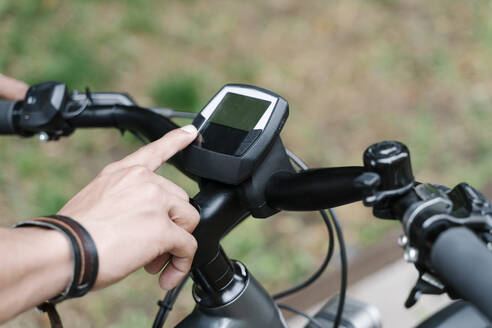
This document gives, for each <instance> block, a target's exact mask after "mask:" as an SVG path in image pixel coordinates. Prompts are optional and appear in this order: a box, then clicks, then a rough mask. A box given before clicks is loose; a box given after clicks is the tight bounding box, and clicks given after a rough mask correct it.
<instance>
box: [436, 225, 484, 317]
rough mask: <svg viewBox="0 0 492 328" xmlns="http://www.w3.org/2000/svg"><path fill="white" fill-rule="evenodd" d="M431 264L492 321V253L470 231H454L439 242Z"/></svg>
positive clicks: (437, 241) (457, 292)
mask: <svg viewBox="0 0 492 328" xmlns="http://www.w3.org/2000/svg"><path fill="white" fill-rule="evenodd" d="M430 259H431V264H432V267H433V269H434V270H435V271H436V273H437V274H438V276H439V277H440V278H441V279H442V280H443V282H444V283H445V284H446V285H447V286H449V287H450V288H451V289H452V290H453V291H454V292H455V293H456V294H457V295H458V296H459V297H461V298H463V299H464V300H467V301H469V302H470V303H472V304H473V305H475V306H476V307H477V308H478V309H480V310H481V311H482V312H483V314H484V315H486V316H487V317H488V318H489V319H490V320H492V252H491V251H489V250H488V249H487V247H486V246H485V244H484V243H483V242H482V241H480V239H478V237H477V236H476V235H475V234H474V233H473V232H471V231H470V230H469V229H467V228H451V229H449V230H446V231H444V232H443V233H442V234H441V235H440V236H439V237H438V238H437V240H436V242H435V244H434V245H433V247H432V251H431V257H430Z"/></svg>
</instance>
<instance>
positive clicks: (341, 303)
mask: <svg viewBox="0 0 492 328" xmlns="http://www.w3.org/2000/svg"><path fill="white" fill-rule="evenodd" d="M286 153H287V156H289V158H290V159H291V160H292V161H293V162H294V163H295V164H296V165H297V166H298V167H299V168H300V169H301V170H303V171H305V170H307V169H308V166H307V165H306V164H305V163H304V162H303V161H302V160H301V159H300V158H299V157H297V156H296V155H295V154H294V153H293V152H291V151H290V150H288V149H286ZM320 213H321V215H322V216H323V220H324V221H325V223H326V227H327V228H328V233H329V234H330V245H329V247H328V253H327V256H326V257H325V261H323V263H322V265H321V266H320V268H319V269H318V270H317V271H316V272H315V273H314V274H313V275H312V276H311V277H310V278H309V279H307V280H306V281H305V282H303V283H301V284H299V285H298V286H296V287H294V288H291V289H288V290H286V291H284V292H281V293H278V294H276V295H275V296H274V299H276V298H280V297H285V296H287V295H290V294H292V293H294V292H297V291H299V290H300V289H302V288H304V287H306V286H308V285H309V284H311V283H312V282H313V281H314V280H316V279H317V278H318V277H319V276H320V275H321V274H322V273H323V271H324V270H325V269H326V267H327V266H328V262H329V261H330V259H331V256H332V253H333V228H332V226H331V223H330V222H329V221H328V222H327V216H326V212H324V211H320ZM328 213H329V214H330V216H331V219H332V221H333V224H334V225H335V231H336V234H337V239H338V244H339V247H340V262H341V279H340V296H339V299H338V307H337V314H336V316H335V322H334V325H333V327H334V328H338V327H339V326H340V322H341V321H342V316H343V309H344V307H345V298H346V294H347V280H348V265H347V251H346V248H345V241H344V238H343V233H342V228H341V226H340V222H339V220H338V218H337V215H336V213H335V211H334V210H333V209H332V208H329V209H328ZM330 253H331V254H330ZM327 260H328V261H327ZM313 278H314V279H313Z"/></svg>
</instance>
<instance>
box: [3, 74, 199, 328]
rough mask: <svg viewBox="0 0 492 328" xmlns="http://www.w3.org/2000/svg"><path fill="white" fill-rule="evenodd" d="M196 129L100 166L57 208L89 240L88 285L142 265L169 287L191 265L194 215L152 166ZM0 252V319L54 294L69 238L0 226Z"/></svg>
mask: <svg viewBox="0 0 492 328" xmlns="http://www.w3.org/2000/svg"><path fill="white" fill-rule="evenodd" d="M1 83H2V80H1V79H0V88H1V85H2V84H1ZM12 90H13V89H12ZM9 92H10V91H9ZM3 94H4V95H5V92H4V93H3ZM24 94H25V92H24ZM10 96H14V94H12V93H10ZM19 96H22V92H19V93H18V94H16V97H19ZM14 98H15V97H11V98H10V99H14ZM17 99H19V98H17ZM196 134H197V132H196V129H195V128H194V127H193V126H186V127H183V128H181V129H176V130H174V131H171V132H169V133H168V134H166V135H165V136H164V137H162V138H161V139H159V140H157V141H155V142H153V143H150V144H148V145H146V146H144V147H142V148H140V149H139V150H137V151H136V152H134V153H133V154H130V155H128V156H127V157H125V158H123V159H122V160H120V161H117V162H114V163H111V164H109V165H107V166H106V167H105V168H104V169H103V170H102V171H101V173H99V174H98V175H97V177H96V178H95V179H94V180H93V181H92V182H90V183H89V184H88V185H87V186H86V187H85V188H84V189H82V190H81V191H80V192H79V193H78V194H76V195H75V196H74V197H73V198H72V199H71V200H70V201H69V202H68V203H67V204H66V205H65V206H63V208H62V209H61V210H60V211H59V212H58V214H60V215H65V216H69V217H71V218H73V219H75V220H77V221H78V222H79V223H80V224H82V226H84V227H85V229H86V230H87V231H88V232H89V234H90V235H91V236H92V238H93V240H94V242H95V244H96V248H97V251H98V256H99V272H98V276H97V280H96V283H95V286H94V288H95V289H100V288H104V287H106V286H109V285H111V284H113V283H115V282H117V281H119V280H121V279H123V278H124V277H126V276H128V275H129V274H130V273H132V272H134V271H135V270H137V269H139V268H141V267H145V269H146V270H147V271H148V272H149V273H152V274H157V273H160V275H159V279H158V280H159V285H160V286H161V288H163V289H164V290H169V289H171V288H173V287H175V286H176V285H177V284H178V283H179V282H180V281H181V280H182V279H183V278H184V277H185V275H186V274H187V273H188V271H189V270H190V267H191V263H192V260H193V256H194V254H195V251H196V248H197V242H196V240H195V239H194V237H193V236H192V235H191V232H192V231H193V230H194V229H195V227H196V225H197V224H198V222H199V214H198V212H197V211H196V210H195V208H194V207H193V206H191V205H190V204H189V199H188V195H187V194H186V192H185V191H184V190H183V189H181V188H180V187H179V186H177V185H175V184H174V183H172V182H171V181H169V180H167V179H165V178H164V177H162V176H160V175H157V174H155V173H154V172H155V170H157V169H158V168H159V167H160V166H161V165H163V164H164V163H165V162H166V161H167V160H168V159H169V158H170V157H172V156H173V155H174V154H175V153H176V152H178V151H180V150H182V149H183V148H185V147H186V146H187V145H188V144H190V143H191V142H192V141H193V140H194V139H195V137H196ZM0 259H1V260H0V263H1V268H2V269H1V270H0V323H2V322H5V321H7V320H9V319H10V318H12V317H14V316H16V315H17V314H19V313H21V312H23V311H25V310H28V309H30V308H32V307H34V306H36V305H38V304H40V303H42V302H43V301H46V300H48V299H50V298H52V297H55V296H56V295H58V294H60V293H61V292H62V291H63V290H64V289H65V287H66V286H67V284H68V283H69V281H70V277H71V276H72V274H73V259H72V255H71V246H70V243H69V241H68V240H67V239H66V237H65V236H64V235H63V234H62V233H60V232H58V231H54V230H44V229H40V228H17V229H13V228H0Z"/></svg>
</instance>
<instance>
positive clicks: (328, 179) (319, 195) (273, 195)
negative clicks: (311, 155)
mask: <svg viewBox="0 0 492 328" xmlns="http://www.w3.org/2000/svg"><path fill="white" fill-rule="evenodd" d="M378 183H379V176H377V175H376V174H374V173H370V172H367V170H366V169H365V168H364V167H359V166H349V167H333V168H323V169H313V170H307V171H303V172H299V173H292V172H279V173H276V174H274V175H273V176H272V177H270V179H269V180H268V183H267V189H266V193H265V197H266V200H267V203H268V205H269V206H271V207H272V208H276V209H279V210H287V211H315V210H320V209H325V208H332V207H337V206H341V205H345V204H349V203H353V202H356V201H360V200H363V199H364V197H366V196H368V191H369V190H371V189H372V188H373V187H374V186H375V185H376V184H378Z"/></svg>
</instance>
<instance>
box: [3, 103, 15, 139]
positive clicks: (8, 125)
mask: <svg viewBox="0 0 492 328" xmlns="http://www.w3.org/2000/svg"><path fill="white" fill-rule="evenodd" d="M16 103H17V101H9V100H0V134H13V133H15V129H14V125H13V122H12V113H13V111H14V107H15V105H16Z"/></svg>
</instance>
